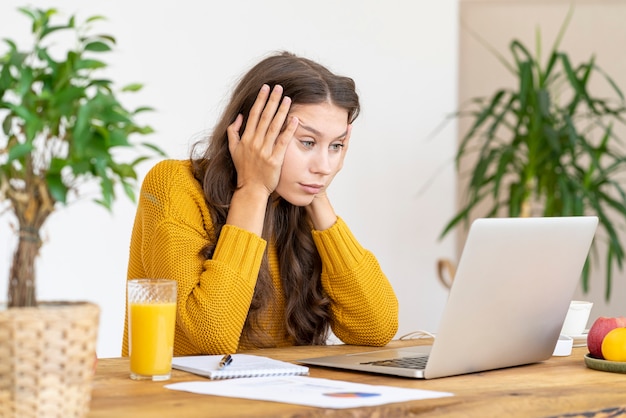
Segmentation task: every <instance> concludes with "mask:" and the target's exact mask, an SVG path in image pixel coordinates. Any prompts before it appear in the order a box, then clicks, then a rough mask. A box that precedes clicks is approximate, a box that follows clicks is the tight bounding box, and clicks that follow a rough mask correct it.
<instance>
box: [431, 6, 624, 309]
mask: <svg viewBox="0 0 626 418" xmlns="http://www.w3.org/2000/svg"><path fill="white" fill-rule="evenodd" d="M571 16H572V10H571V9H570V13H569V14H568V16H567V18H566V19H565V22H564V23H563V25H562V26H561V29H560V32H559V34H558V35H557V39H556V41H555V43H554V46H553V48H552V49H551V51H550V52H549V54H548V56H547V59H546V60H545V62H542V61H541V55H540V50H541V48H540V46H541V39H540V36H539V32H537V50H536V53H531V52H530V51H529V49H528V48H526V47H525V46H524V45H523V44H522V43H521V42H520V41H518V40H515V39H514V40H513V41H512V42H511V43H510V48H509V49H510V52H511V55H512V60H511V61H509V60H507V59H506V58H504V57H503V56H501V55H500V54H499V53H497V52H495V51H494V53H495V54H496V57H497V58H498V59H499V60H500V62H501V63H502V64H503V65H504V66H505V67H506V68H507V69H508V70H510V72H511V73H512V74H513V75H514V77H515V79H516V82H517V85H516V87H514V88H501V89H497V90H496V91H495V92H494V93H493V94H492V95H491V96H488V97H479V98H474V99H472V100H470V102H469V103H468V106H467V107H465V108H462V109H461V111H460V112H458V113H457V114H455V116H458V117H469V118H470V119H471V124H470V127H469V129H468V130H467V131H466V132H465V133H464V134H463V136H462V138H461V142H460V144H459V148H458V150H457V153H456V162H457V167H459V170H460V171H461V172H462V173H465V172H467V173H468V174H469V176H468V177H467V178H463V177H462V178H461V180H462V181H463V182H464V183H463V184H464V186H463V187H464V194H465V200H464V201H463V202H462V205H461V208H460V209H459V210H458V212H457V214H456V215H455V216H454V217H453V218H452V219H451V220H450V221H449V222H448V224H447V225H445V227H444V229H443V233H442V236H444V235H446V234H447V233H449V232H450V231H451V230H453V229H454V228H455V227H457V226H459V225H463V224H466V223H467V221H468V220H471V219H472V218H474V217H476V216H484V217H492V216H511V217H516V216H579V215H596V216H598V218H599V228H598V232H599V235H598V236H597V237H596V238H597V239H596V240H594V244H593V247H592V251H591V254H590V257H589V258H588V260H587V263H586V264H585V268H584V271H583V277H582V288H583V291H585V292H586V291H587V290H588V286H589V274H590V264H591V260H592V259H594V260H595V258H594V256H597V255H598V251H597V244H598V243H599V241H604V242H603V244H605V245H606V256H605V257H606V258H605V259H604V263H605V266H606V286H605V298H606V300H608V299H609V298H610V294H611V280H612V272H613V268H614V267H618V268H620V269H621V267H622V265H623V262H624V257H625V249H624V245H623V243H622V235H623V234H622V233H621V232H620V230H621V229H623V228H624V227H625V226H626V188H625V187H624V185H623V183H622V181H623V179H624V177H623V173H624V171H625V169H626V151H625V148H624V142H623V138H620V129H621V130H622V131H623V129H624V127H625V126H626V103H625V102H624V96H623V94H622V91H621V90H620V88H619V87H618V86H617V84H616V83H615V82H614V80H613V79H612V78H611V77H609V75H607V74H606V73H605V72H604V71H603V70H602V69H601V68H600V67H599V66H598V65H597V64H596V62H595V58H594V57H593V56H592V57H591V58H590V59H589V60H588V61H585V62H582V63H580V64H578V65H574V64H573V63H572V62H571V60H570V58H569V56H568V54H567V53H566V52H564V51H562V50H560V49H559V45H560V41H561V39H562V37H563V36H564V33H565V30H566V28H567V25H568V23H569V21H570V19H571ZM478 39H479V40H480V38H478ZM487 47H488V48H489V49H491V50H492V51H493V49H492V48H490V47H489V46H487ZM592 83H600V84H595V87H596V88H597V87H598V86H602V84H604V85H603V87H606V90H607V91H608V92H609V97H598V96H597V95H594V94H593V93H592ZM598 238H599V239H598ZM440 276H441V273H440Z"/></svg>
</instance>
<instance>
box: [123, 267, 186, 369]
mask: <svg viewBox="0 0 626 418" xmlns="http://www.w3.org/2000/svg"><path fill="white" fill-rule="evenodd" d="M127 295H128V296H127V297H128V338H129V352H130V377H131V379H134V380H155V381H159V380H168V379H169V378H170V375H171V372H172V354H173V351H174V325H175V322H176V281H174V280H168V279H132V280H129V281H128V293H127Z"/></svg>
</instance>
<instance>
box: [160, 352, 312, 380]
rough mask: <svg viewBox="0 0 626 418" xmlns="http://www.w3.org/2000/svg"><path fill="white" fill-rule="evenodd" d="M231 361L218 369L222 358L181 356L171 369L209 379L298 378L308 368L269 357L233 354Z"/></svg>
mask: <svg viewBox="0 0 626 418" xmlns="http://www.w3.org/2000/svg"><path fill="white" fill-rule="evenodd" d="M232 358H233V361H232V363H230V364H229V365H228V366H226V367H224V368H223V369H220V360H221V359H222V356H219V355H218V356H181V357H174V358H173V359H172V368H174V369H177V370H183V371H186V372H189V373H194V374H197V375H200V376H204V377H208V378H209V379H214V380H215V379H232V378H236V377H263V376H298V375H307V374H309V368H308V367H306V366H301V365H298V364H292V363H287V362H285V361H280V360H275V359H272V358H269V357H263V356H254V355H250V354H233V355H232Z"/></svg>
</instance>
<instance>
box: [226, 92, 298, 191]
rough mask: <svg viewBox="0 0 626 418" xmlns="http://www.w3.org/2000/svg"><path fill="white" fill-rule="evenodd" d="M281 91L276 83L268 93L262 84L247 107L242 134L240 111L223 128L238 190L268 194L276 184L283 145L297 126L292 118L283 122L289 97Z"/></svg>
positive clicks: (283, 153) (296, 121)
mask: <svg viewBox="0 0 626 418" xmlns="http://www.w3.org/2000/svg"><path fill="white" fill-rule="evenodd" d="M282 94H283V88H282V86H280V85H276V86H275V87H274V89H273V90H272V92H271V93H270V87H269V86H268V85H266V84H264V85H263V87H261V90H260V91H259V94H258V95H257V98H256V100H255V102H254V105H253V106H252V109H250V114H249V115H248V120H247V122H246V128H245V129H244V132H243V134H240V132H239V131H240V129H241V126H242V124H243V115H241V114H240V115H238V116H237V118H236V119H235V121H234V122H233V123H232V124H231V125H230V126H229V127H228V129H227V133H228V146H229V150H230V154H231V156H232V159H233V163H234V164H235V169H236V170H237V189H238V190H241V189H248V190H251V188H252V189H254V191H255V192H258V190H263V191H264V192H265V193H266V195H267V197H269V195H270V194H271V193H272V192H273V191H274V190H275V189H276V186H277V185H278V180H279V178H280V171H281V167H282V165H283V161H284V158H285V151H286V150H287V145H288V144H289V141H290V140H291V138H293V135H294V133H295V131H296V128H297V127H298V119H297V118H295V117H294V118H291V119H290V120H289V123H287V124H286V125H285V121H286V120H287V117H288V113H289V108H290V106H291V99H290V98H289V97H284V98H283V97H282ZM283 126H285V129H284V130H283V129H282V128H283ZM281 131H282V132H281Z"/></svg>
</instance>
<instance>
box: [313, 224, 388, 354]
mask: <svg viewBox="0 0 626 418" xmlns="http://www.w3.org/2000/svg"><path fill="white" fill-rule="evenodd" d="M313 239H314V241H315V244H316V246H317V249H318V251H319V253H320V257H321V259H322V286H323V287H324V290H325V291H326V293H327V294H328V296H329V297H330V299H331V313H332V317H333V319H332V329H333V332H334V333H335V335H336V336H337V337H338V338H339V339H341V340H342V341H343V342H344V343H346V344H359V345H372V346H383V345H385V344H387V343H388V342H389V341H390V340H391V339H392V338H393V337H394V336H395V334H396V332H397V330H398V301H397V298H396V295H395V293H394V291H393V288H392V287H391V284H390V283H389V281H388V280H387V278H386V276H385V275H384V273H383V272H382V270H381V268H380V265H379V264H378V261H377V260H376V258H375V257H374V255H373V254H372V253H371V252H369V251H367V250H366V249H364V248H363V247H362V246H361V245H360V244H359V242H358V241H357V240H356V238H355V237H354V236H353V235H352V232H351V231H350V230H349V229H348V227H347V225H346V224H345V223H344V221H343V220H342V219H341V218H339V219H338V220H337V222H336V223H335V225H333V226H332V227H331V228H329V229H327V230H325V231H313Z"/></svg>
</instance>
